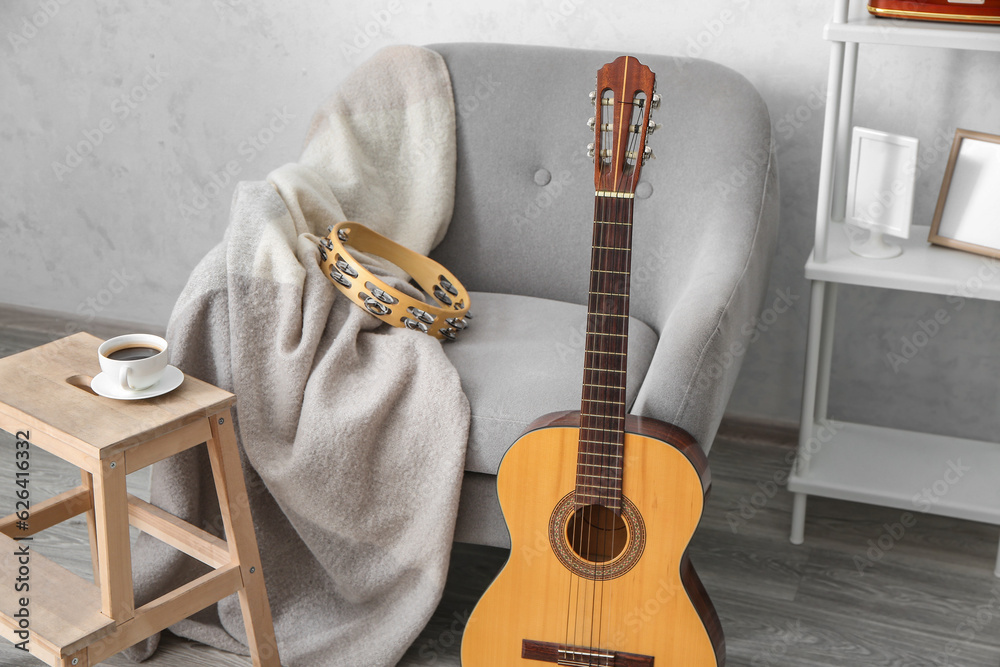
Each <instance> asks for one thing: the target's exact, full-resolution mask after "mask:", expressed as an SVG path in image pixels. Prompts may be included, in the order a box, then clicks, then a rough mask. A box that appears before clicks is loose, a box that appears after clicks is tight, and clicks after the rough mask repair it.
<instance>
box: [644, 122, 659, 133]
mask: <svg viewBox="0 0 1000 667" xmlns="http://www.w3.org/2000/svg"><path fill="white" fill-rule="evenodd" d="M658 127H660V124H659V123H657V122H656V121H655V120H651V121H649V125H647V126H646V133H647V134H652V133H653V132H656V128H658Z"/></svg>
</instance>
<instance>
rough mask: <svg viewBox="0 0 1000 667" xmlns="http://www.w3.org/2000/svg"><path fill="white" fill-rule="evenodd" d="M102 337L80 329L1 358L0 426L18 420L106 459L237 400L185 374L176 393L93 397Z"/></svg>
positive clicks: (98, 371)
mask: <svg viewBox="0 0 1000 667" xmlns="http://www.w3.org/2000/svg"><path fill="white" fill-rule="evenodd" d="M102 342H104V341H103V340H102V339H100V338H97V337H96V336H93V335H91V334H89V333H78V334H74V335H72V336H67V337H66V338H61V339H59V340H57V341H54V342H52V343H48V344H47V345H42V346H40V347H36V348H33V349H30V350H26V351H24V352H20V353H18V354H14V355H11V356H9V357H5V358H3V359H0V413H2V414H0V425H2V424H3V423H4V422H6V423H11V422H13V423H16V424H20V425H23V426H17V428H29V429H33V430H37V431H42V432H43V433H45V434H46V435H48V436H51V437H53V438H55V439H57V440H59V441H62V442H63V443H65V444H68V445H70V446H71V447H73V448H75V449H77V450H78V451H80V452H82V453H84V454H86V455H87V456H90V457H93V458H97V459H104V458H108V457H109V456H111V455H113V454H116V453H117V452H120V451H122V450H125V449H128V448H130V447H133V446H135V445H136V444H139V443H142V442H146V441H148V440H151V439H153V438H155V437H157V436H160V435H163V434H165V433H169V432H171V431H174V430H176V429H178V428H180V427H182V426H185V425H187V424H190V423H191V422H194V421H197V420H198V419H204V418H206V417H208V416H209V415H212V414H215V413H216V412H219V411H220V410H224V409H226V408H228V407H229V406H231V405H232V404H233V403H235V402H236V396H234V395H233V394H231V393H229V392H228V391H225V390H222V389H219V388H218V387H215V386H213V385H210V384H208V383H207V382H202V381H201V380H199V379H197V378H194V377H191V376H190V375H185V377H184V382H183V384H181V386H180V387H178V388H177V389H175V390H174V391H172V392H170V393H168V394H165V395H163V396H157V397H155V398H146V399H140V400H133V401H119V400H115V399H111V398H104V397H102V396H98V395H97V394H95V393H93V391H92V390H91V389H90V381H91V379H92V378H93V376H95V375H97V374H98V373H100V372H101V366H100V362H99V361H98V359H97V348H98V347H99V346H100V344H101V343H102ZM3 417H6V419H2V418H3ZM32 441H33V442H34V438H32Z"/></svg>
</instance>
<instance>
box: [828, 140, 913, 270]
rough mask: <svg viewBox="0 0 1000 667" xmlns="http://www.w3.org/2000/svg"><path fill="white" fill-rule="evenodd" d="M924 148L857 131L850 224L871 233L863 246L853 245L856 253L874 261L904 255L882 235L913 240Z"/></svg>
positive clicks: (848, 213)
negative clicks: (920, 150)
mask: <svg viewBox="0 0 1000 667" xmlns="http://www.w3.org/2000/svg"><path fill="white" fill-rule="evenodd" d="M919 146H920V142H919V141H917V139H915V138H914V137H905V136H902V135H899V134H890V133H889V132H882V131H879V130H872V129H868V128H864V127H855V128H854V131H853V134H852V136H851V162H850V171H849V177H848V181H847V205H846V208H845V221H846V222H847V223H848V224H851V225H854V226H856V227H860V228H862V229H867V230H869V231H870V232H871V233H870V234H869V237H868V240H867V241H865V242H864V243H861V244H856V245H852V246H851V252H853V253H855V254H856V255H860V256H861V257H868V258H872V259H887V258H890V257H895V256H897V255H899V254H900V253H902V252H903V250H902V248H900V247H899V246H896V245H891V244H888V243H886V242H885V240H884V239H883V234H889V235H891V236H896V237H899V238H903V239H906V238H909V237H910V225H911V223H912V222H913V197H914V194H915V192H916V183H917V181H916V172H917V169H916V166H917V149H918V148H919Z"/></svg>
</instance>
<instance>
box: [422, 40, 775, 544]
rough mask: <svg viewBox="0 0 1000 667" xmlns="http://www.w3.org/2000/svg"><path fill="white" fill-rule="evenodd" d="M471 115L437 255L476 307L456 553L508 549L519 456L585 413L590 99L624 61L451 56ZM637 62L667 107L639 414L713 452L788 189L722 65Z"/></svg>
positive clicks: (507, 48)
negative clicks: (508, 454) (511, 480)
mask: <svg viewBox="0 0 1000 667" xmlns="http://www.w3.org/2000/svg"><path fill="white" fill-rule="evenodd" d="M430 48H432V49H433V50H435V51H437V52H438V53H440V54H441V55H442V56H443V57H444V59H445V62H446V63H447V65H448V69H449V71H450V73H451V78H452V85H453V88H454V93H455V103H456V111H457V114H458V181H457V184H456V200H455V212H454V216H453V219H452V222H451V227H450V229H449V231H448V234H447V236H446V237H445V239H444V241H443V242H442V243H441V244H440V245H439V246H438V247H437V248H436V249H435V251H434V253H433V256H434V258H435V259H437V260H438V261H440V262H442V263H443V264H444V265H445V266H447V267H448V268H449V269H451V270H453V271H454V272H455V274H456V275H457V276H458V277H459V278H460V279H461V280H462V281H463V283H464V284H465V285H466V287H468V288H469V289H470V290H472V291H473V292H474V293H473V294H472V313H473V314H474V316H475V319H474V321H473V326H471V327H470V328H469V329H468V330H467V331H465V332H464V333H463V335H462V337H461V338H460V340H459V341H458V342H457V343H455V344H449V345H447V346H446V351H447V354H448V356H449V357H450V359H451V360H452V362H453V363H454V364H455V366H456V368H457V369H458V371H459V374H460V376H461V378H462V384H463V388H464V390H465V392H466V394H467V396H468V398H469V401H470V403H471V405H472V426H471V432H470V438H469V449H468V455H467V459H466V472H465V479H464V483H463V489H462V499H461V504H460V509H459V518H458V525H457V528H456V535H455V539H456V540H458V541H465V542H473V543H479V544H488V545H495V546H509V537H508V535H507V530H506V528H505V526H504V522H503V518H502V515H501V513H500V508H499V504H498V503H497V499H496V477H495V475H496V473H497V469H498V467H499V464H500V460H501V458H502V457H503V454H504V452H505V451H506V450H507V448H508V447H509V446H510V445H511V444H513V442H514V441H515V440H516V439H517V437H518V435H520V433H521V432H522V431H523V429H524V428H525V427H526V426H527V425H528V423H529V422H531V421H533V420H534V419H535V418H537V417H539V416H541V415H543V414H545V413H547V412H552V411H557V410H572V409H578V408H579V405H580V397H581V386H582V377H583V339H584V335H583V334H584V331H585V316H586V305H585V304H586V302H587V290H588V272H589V268H590V243H591V225H592V221H593V195H594V188H593V164H592V162H591V160H590V158H588V157H587V156H586V152H585V151H586V149H585V147H586V144H587V143H588V142H589V141H592V139H591V136H592V133H591V131H589V130H588V128H587V125H586V121H587V118H588V117H589V116H591V115H593V108H592V106H591V104H590V100H589V98H588V93H589V91H590V90H592V89H593V87H594V77H595V74H596V72H597V70H598V69H599V68H600V67H601V66H602V65H603V64H604V63H606V62H610V61H611V60H613V59H614V58H615V57H617V56H618V55H621V54H618V53H611V52H598V51H583V50H570V49H554V48H541V47H529V46H512V45H495V44H439V45H434V46H431V47H430ZM632 55H636V56H637V57H638V58H639V60H640V61H641V62H642V63H644V64H646V65H648V66H649V67H650V68H651V69H652V70H653V72H654V73H655V74H656V76H657V90H658V91H659V92H660V93H661V95H662V98H663V102H662V105H661V106H660V108H659V109H658V110H656V111H655V112H654V113H655V116H654V119H655V120H656V121H657V122H659V123H661V124H662V127H661V128H659V129H658V130H657V131H656V132H655V133H654V134H652V135H651V136H650V139H649V144H650V145H651V146H652V148H653V150H654V152H655V154H656V156H657V157H658V159H657V160H655V161H650V162H649V163H647V165H646V167H645V168H644V170H643V172H642V182H640V184H639V186H638V188H637V192H636V194H637V197H636V204H635V223H634V232H633V239H634V240H633V264H632V273H633V277H632V295H631V316H632V320H631V322H630V325H629V327H630V340H629V378H628V379H629V389H628V392H627V400H628V401H629V403H630V412H632V413H634V414H639V415H643V416H649V417H656V418H658V419H661V420H664V421H667V422H671V423H673V424H676V425H678V426H680V427H682V428H684V429H685V430H687V431H688V432H690V433H691V434H692V435H693V436H694V437H695V438H696V439H697V440H698V442H699V443H700V444H701V446H702V447H703V448H704V449H705V450H706V451H707V450H708V449H709V447H710V446H711V444H712V440H713V438H714V437H715V433H716V430H717V429H718V426H719V422H720V420H721V418H722V413H723V410H724V409H725V406H726V402H727V400H728V398H729V394H730V392H731V390H732V387H733V384H734V382H735V380H736V375H737V372H738V371H739V368H740V362H741V360H742V356H743V351H745V345H746V342H747V341H746V338H747V336H746V334H745V333H744V331H745V330H746V328H747V327H746V326H745V325H747V324H748V323H750V322H752V321H753V317H754V316H755V315H756V314H757V313H758V312H759V310H760V307H761V302H762V300H763V297H764V293H765V290H766V287H767V281H768V273H769V270H770V262H771V257H772V255H773V251H774V248H775V243H776V237H777V226H778V180H777V168H776V163H775V160H774V154H773V150H772V141H771V125H770V120H769V117H768V112H767V108H766V106H765V105H764V102H763V101H762V100H761V98H760V96H759V95H758V93H757V92H756V90H754V88H753V87H752V86H751V85H750V84H749V82H747V81H746V80H745V79H744V78H743V77H741V76H740V75H738V74H736V73H735V72H733V71H731V70H729V69H727V68H725V67H722V66H720V65H717V64H713V63H711V62H706V61H700V60H688V59H678V58H669V57H664V56H645V55H641V54H632Z"/></svg>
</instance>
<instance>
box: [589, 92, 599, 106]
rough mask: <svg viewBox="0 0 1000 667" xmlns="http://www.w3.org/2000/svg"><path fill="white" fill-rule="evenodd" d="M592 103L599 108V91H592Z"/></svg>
mask: <svg viewBox="0 0 1000 667" xmlns="http://www.w3.org/2000/svg"><path fill="white" fill-rule="evenodd" d="M590 103H591V104H593V105H594V106H595V107H596V106H597V91H596V90H592V91H590Z"/></svg>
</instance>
